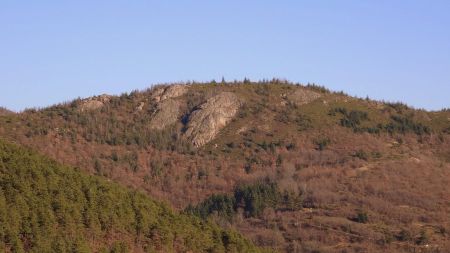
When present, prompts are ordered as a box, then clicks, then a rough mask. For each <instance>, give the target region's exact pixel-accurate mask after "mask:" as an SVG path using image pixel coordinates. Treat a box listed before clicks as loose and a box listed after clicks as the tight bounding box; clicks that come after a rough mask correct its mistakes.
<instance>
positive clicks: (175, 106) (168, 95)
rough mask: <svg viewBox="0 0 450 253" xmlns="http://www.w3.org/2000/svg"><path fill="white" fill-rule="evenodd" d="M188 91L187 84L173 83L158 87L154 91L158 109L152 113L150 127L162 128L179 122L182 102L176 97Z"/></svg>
mask: <svg viewBox="0 0 450 253" xmlns="http://www.w3.org/2000/svg"><path fill="white" fill-rule="evenodd" d="M187 91H188V86H187V85H181V84H177V85H171V86H167V87H159V88H156V89H155V90H154V91H153V92H152V96H151V98H152V100H153V101H154V102H156V110H155V111H154V113H153V115H152V120H151V121H150V127H151V128H153V129H158V130H162V129H164V128H165V127H167V126H169V125H172V124H174V123H175V122H177V120H178V117H179V114H180V102H179V101H177V100H175V99H174V98H177V97H180V96H182V95H184V94H185V93H186V92H187Z"/></svg>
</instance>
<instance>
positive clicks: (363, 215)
mask: <svg viewBox="0 0 450 253" xmlns="http://www.w3.org/2000/svg"><path fill="white" fill-rule="evenodd" d="M356 221H357V222H359V223H367V222H368V221H369V216H368V215H367V212H365V211H362V210H360V211H358V213H357V215H356Z"/></svg>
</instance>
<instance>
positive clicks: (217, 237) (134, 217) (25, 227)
mask: <svg viewBox="0 0 450 253" xmlns="http://www.w3.org/2000/svg"><path fill="white" fill-rule="evenodd" d="M118 238H120V239H118ZM135 247H140V248H142V250H144V251H145V252H187V251H193V252H259V251H260V250H259V249H258V248H255V247H254V246H253V245H252V244H251V243H250V242H249V241H247V240H245V239H244V238H243V237H242V236H241V235H239V234H237V233H236V232H233V231H227V230H223V229H221V228H219V227H218V226H216V225H213V224H211V223H209V222H206V221H202V220H200V219H198V218H195V217H192V216H189V215H186V214H176V213H174V212H173V211H172V210H170V209H169V208H168V207H166V206H165V205H163V204H161V203H158V202H155V201H152V200H150V199H149V198H148V197H146V196H145V195H143V194H141V193H138V192H135V191H131V190H127V189H125V188H123V187H120V186H118V185H116V184H112V183H108V182H106V181H104V180H102V179H100V178H97V177H90V176H87V175H84V174H82V173H80V172H79V171H77V170H74V169H71V168H67V167H64V166H61V165H59V164H57V163H56V162H54V161H52V160H49V159H47V158H45V157H42V156H40V155H37V154H35V153H33V152H30V151H28V150H24V149H22V148H19V147H17V146H14V145H11V144H7V143H5V142H4V141H1V140H0V251H1V252H94V251H95V252H129V251H132V250H133V249H135Z"/></svg>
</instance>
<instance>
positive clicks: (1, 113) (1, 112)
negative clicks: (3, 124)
mask: <svg viewBox="0 0 450 253" xmlns="http://www.w3.org/2000/svg"><path fill="white" fill-rule="evenodd" d="M9 114H13V112H12V111H10V110H8V109H6V108H3V107H0V116H5V115H9Z"/></svg>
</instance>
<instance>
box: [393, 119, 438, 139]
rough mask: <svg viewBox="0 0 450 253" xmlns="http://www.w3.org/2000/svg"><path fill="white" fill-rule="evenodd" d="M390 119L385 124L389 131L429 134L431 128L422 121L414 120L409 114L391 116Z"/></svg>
mask: <svg viewBox="0 0 450 253" xmlns="http://www.w3.org/2000/svg"><path fill="white" fill-rule="evenodd" d="M391 119H392V121H391V122H390V123H389V124H387V125H386V126H385V129H386V130H387V131H388V132H389V133H402V134H405V133H407V132H413V133H415V134H417V135H422V134H430V133H431V129H430V128H429V127H428V126H425V125H423V124H422V123H417V122H415V121H414V120H413V119H412V117H411V116H395V115H394V116H392V117H391Z"/></svg>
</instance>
